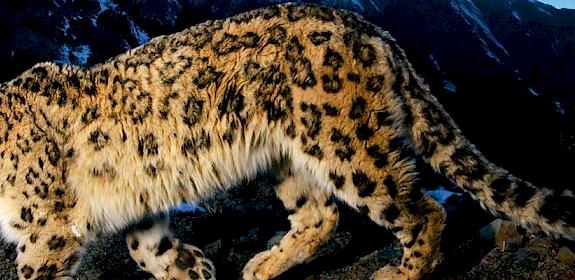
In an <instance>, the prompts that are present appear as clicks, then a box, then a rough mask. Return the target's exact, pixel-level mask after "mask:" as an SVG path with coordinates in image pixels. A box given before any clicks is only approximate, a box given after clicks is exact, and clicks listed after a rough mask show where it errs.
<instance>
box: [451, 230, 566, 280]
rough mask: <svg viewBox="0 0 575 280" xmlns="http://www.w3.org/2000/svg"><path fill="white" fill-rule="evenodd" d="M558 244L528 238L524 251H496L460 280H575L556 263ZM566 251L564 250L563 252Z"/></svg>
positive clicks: (549, 240) (548, 240)
mask: <svg viewBox="0 0 575 280" xmlns="http://www.w3.org/2000/svg"><path fill="white" fill-rule="evenodd" d="M557 251H561V250H560V249H559V248H558V245H557V242H556V241H554V240H552V239H550V238H549V237H544V236H532V237H529V238H527V240H526V242H525V244H524V245H523V247H519V248H517V247H510V248H508V249H507V250H505V251H502V250H500V249H499V248H494V249H493V250H491V252H489V253H488V254H487V255H486V256H485V257H484V258H483V259H482V260H481V262H480V263H479V264H477V265H476V266H475V267H473V269H471V270H470V271H469V272H467V273H465V274H464V275H462V276H459V277H456V278H458V279H494V280H495V279H530V280H548V279H561V280H563V279H564V280H567V279H575V270H574V269H573V267H572V266H571V267H570V266H567V265H565V264H563V263H561V262H559V261H558V260H557V257H558V255H555V254H554V252H557ZM564 251H565V249H564Z"/></svg>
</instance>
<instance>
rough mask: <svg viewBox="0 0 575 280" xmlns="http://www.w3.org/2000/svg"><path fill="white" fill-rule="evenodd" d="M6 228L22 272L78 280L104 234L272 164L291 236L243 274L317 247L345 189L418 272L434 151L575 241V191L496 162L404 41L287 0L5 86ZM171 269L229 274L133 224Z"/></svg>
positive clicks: (464, 177)
mask: <svg viewBox="0 0 575 280" xmlns="http://www.w3.org/2000/svg"><path fill="white" fill-rule="evenodd" d="M0 93H1V94H0V96H1V97H0V155H1V166H0V227H1V229H2V233H3V236H4V237H5V239H7V240H9V241H11V242H15V243H17V244H18V248H19V250H18V257H17V262H18V275H19V277H20V278H21V279H53V278H57V279H70V278H71V277H72V275H73V273H74V272H75V270H76V268H77V266H78V262H79V261H80V259H81V256H82V253H83V248H84V246H85V245H86V243H87V242H89V241H90V240H91V239H92V238H93V237H94V235H95V234H96V233H98V232H101V231H114V230H119V229H122V228H124V227H126V226H127V225H130V224H133V223H134V222H136V221H138V220H140V219H142V218H143V217H149V216H154V215H158V214H160V213H164V212H166V211H168V210H169V209H171V208H173V207H174V206H175V205H178V204H180V203H182V202H192V203H194V202H198V201H201V200H202V199H203V198H205V197H206V196H208V195H212V194H213V193H215V192H216V191H217V190H219V189H226V188H228V187H230V186H233V185H235V184H236V183H238V182H240V181H241V180H243V179H246V178H251V177H253V176H254V175H255V174H256V173H257V172H258V171H260V170H263V169H272V170H273V171H274V172H275V173H277V174H280V175H281V176H280V177H281V180H280V181H282V183H280V185H279V186H278V187H277V188H276V192H277V194H278V197H280V199H281V200H282V201H283V203H284V205H285V207H286V208H287V209H288V213H289V219H290V221H291V223H292V229H291V230H290V231H289V232H288V233H287V234H286V236H285V237H284V238H283V239H282V240H281V242H280V244H279V245H277V246H275V247H273V248H271V249H270V250H268V251H265V252H263V253H260V254H258V255H256V256H255V257H254V258H253V259H252V260H250V261H249V262H248V264H247V265H246V267H245V268H244V270H243V275H244V279H248V280H251V279H270V278H273V277H275V276H277V275H279V274H281V273H282V272H284V271H285V270H287V269H289V268H290V267H293V266H294V265H296V264H299V263H303V262H305V261H307V260H308V259H309V257H310V256H312V255H313V253H314V251H315V250H316V249H317V247H318V246H319V245H321V243H323V242H324V241H325V240H327V239H328V238H329V236H330V233H331V232H332V231H333V229H334V228H335V226H336V224H337V219H338V214H337V213H338V212H337V207H336V204H335V203H334V202H333V201H334V200H333V197H336V198H338V199H340V200H343V201H345V202H346V203H347V204H349V205H351V206H352V207H354V208H356V209H357V210H358V211H359V212H360V213H362V214H364V215H367V216H369V217H370V218H371V219H372V220H373V221H375V222H376V223H378V224H380V225H382V226H385V227H387V228H389V229H391V230H392V231H393V233H394V234H395V236H396V237H397V238H398V239H399V240H400V242H401V244H402V245H403V247H404V252H403V258H402V261H401V264H400V266H399V267H385V268H383V269H381V270H379V271H377V272H376V273H375V274H374V277H375V278H376V279H419V278H421V277H422V276H423V275H425V274H426V273H428V272H430V271H431V270H432V269H433V268H434V266H435V265H436V264H437V263H438V261H439V259H440V252H439V246H438V244H439V235H440V234H441V231H442V229H443V223H444V214H443V211H442V209H441V208H440V207H439V205H438V204H437V203H436V202H434V201H433V200H431V199H430V198H428V197H426V196H425V195H423V194H422V192H421V190H420V189H419V187H418V184H417V176H418V173H417V169H416V164H415V163H416V159H417V158H421V159H423V161H424V162H426V163H428V164H430V165H431V166H432V167H433V168H434V169H435V170H436V171H437V172H439V173H441V174H444V175H445V176H447V177H448V178H450V179H451V180H452V181H454V182H455V183H457V184H458V185H459V186H461V187H462V188H463V189H464V190H466V191H468V192H469V193H471V194H472V195H473V196H474V197H476V198H477V199H478V200H479V201H480V202H481V203H482V204H483V205H484V206H486V207H487V208H488V209H490V210H491V211H493V212H494V213H497V214H499V213H504V214H506V215H507V216H508V217H510V218H511V219H513V220H516V221H518V222H520V223H522V224H523V225H525V226H527V227H534V228H537V229H542V230H544V231H547V232H549V233H552V234H555V235H560V236H563V237H566V238H570V239H574V238H575V226H574V225H575V214H574V212H573V211H572V210H571V209H573V207H572V205H573V204H574V203H575V198H574V196H573V193H572V192H571V191H569V190H565V191H554V190H551V189H546V188H541V187H536V186H533V185H532V184H530V183H528V182H525V181H522V180H520V179H519V178H516V177H514V176H513V175H511V174H509V173H508V172H507V171H505V170H504V169H501V168H499V167H497V166H495V165H494V164H492V163H490V162H489V161H487V160H486V159H485V158H484V157H483V156H482V155H481V154H480V153H479V152H478V151H477V150H476V149H475V147H474V146H473V145H471V144H470V143H469V142H468V141H467V140H466V139H465V138H464V137H463V136H462V134H461V131H460V130H459V129H458V128H457V126H456V125H455V124H454V122H453V121H452V119H451V118H450V117H449V115H447V113H446V112H445V110H444V109H443V108H442V107H441V105H439V104H438V102H437V100H436V99H435V98H434V97H433V96H432V95H431V94H430V92H429V90H428V88H427V86H426V85H425V84H424V83H423V82H422V81H421V79H420V78H418V76H417V75H416V74H415V72H414V71H413V69H412V68H411V66H410V64H409V63H408V61H407V60H406V58H405V55H404V53H403V51H402V50H401V49H400V48H399V47H398V46H397V44H396V43H395V41H394V40H393V38H391V36H390V35H389V34H388V33H386V32H384V31H381V30H379V29H378V28H377V27H375V26H373V25H371V24H369V23H367V22H365V21H363V20H362V19H361V18H360V17H359V16H356V15H354V14H352V13H350V12H346V11H341V10H333V9H328V8H323V7H318V6H315V5H304V4H282V5H277V6H273V7H268V8H263V9H259V10H255V11H251V12H248V13H244V14H241V15H238V16H235V17H232V18H229V19H225V20H217V21H209V22H206V23H202V24H200V25H197V26H194V27H191V28H189V29H187V30H184V31H182V32H180V33H176V34H173V35H170V36H162V37H158V38H154V39H152V40H151V41H150V42H149V43H147V44H145V45H143V46H140V47H138V48H136V49H133V50H130V51H128V52H126V53H125V54H122V55H120V56H117V57H115V58H112V59H110V60H108V61H107V62H105V63H103V64H99V65H96V66H94V67H92V68H89V69H82V68H78V67H74V66H62V65H55V64H52V63H42V64H38V65H36V66H35V67H34V68H32V69H30V70H29V71H26V72H24V73H23V74H21V75H20V76H19V77H17V78H15V79H14V80H12V81H10V82H7V83H4V84H1V85H0ZM127 245H128V248H129V250H130V254H131V256H132V257H133V258H134V260H135V261H136V262H137V263H138V265H139V266H140V267H141V268H142V269H144V270H146V271H148V272H150V273H152V274H154V276H155V277H156V278H158V279H172V278H174V279H213V278H215V268H214V266H213V264H212V263H210V262H209V261H208V260H207V259H205V257H204V256H203V254H202V253H201V251H199V249H197V248H195V247H193V246H191V245H186V244H183V243H182V242H180V241H179V240H177V239H175V238H173V237H172V235H171V234H170V232H169V230H168V228H167V222H166V219H165V218H163V219H158V220H156V221H150V222H148V223H143V224H141V225H140V226H139V227H137V228H136V229H133V230H131V231H130V233H129V234H128V236H127Z"/></svg>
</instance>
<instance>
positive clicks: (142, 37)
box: [130, 20, 150, 45]
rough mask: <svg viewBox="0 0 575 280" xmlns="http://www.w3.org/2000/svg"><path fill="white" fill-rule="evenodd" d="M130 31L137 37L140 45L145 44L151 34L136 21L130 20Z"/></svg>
mask: <svg viewBox="0 0 575 280" xmlns="http://www.w3.org/2000/svg"><path fill="white" fill-rule="evenodd" d="M130 32H132V35H133V36H134V37H135V38H136V41H137V42H138V44H139V45H141V44H144V43H146V42H148V41H149V40H150V36H149V35H148V33H146V31H144V30H143V29H142V28H140V27H139V26H138V25H136V23H134V21H132V20H130Z"/></svg>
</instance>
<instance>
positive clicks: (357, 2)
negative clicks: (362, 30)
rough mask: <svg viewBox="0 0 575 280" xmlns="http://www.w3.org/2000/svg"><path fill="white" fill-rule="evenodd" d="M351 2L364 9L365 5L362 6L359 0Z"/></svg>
mask: <svg viewBox="0 0 575 280" xmlns="http://www.w3.org/2000/svg"><path fill="white" fill-rule="evenodd" d="M351 3H352V4H354V5H355V6H357V7H358V8H360V9H361V10H362V11H365V7H363V5H362V4H361V1H360V0H351Z"/></svg>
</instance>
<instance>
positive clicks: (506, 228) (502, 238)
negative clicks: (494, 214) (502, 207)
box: [479, 219, 525, 250]
mask: <svg viewBox="0 0 575 280" xmlns="http://www.w3.org/2000/svg"><path fill="white" fill-rule="evenodd" d="M479 237H480V238H481V239H482V240H484V241H493V245H494V246H495V247H497V248H500V249H502V250H506V249H507V248H508V247H509V246H521V244H522V243H523V239H524V238H525V237H524V236H523V235H522V234H521V233H519V230H518V228H517V225H515V224H514V223H513V222H510V221H506V220H502V219H497V220H495V221H493V222H491V223H490V224H489V225H487V226H485V227H483V228H482V229H481V230H480V231H479Z"/></svg>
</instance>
